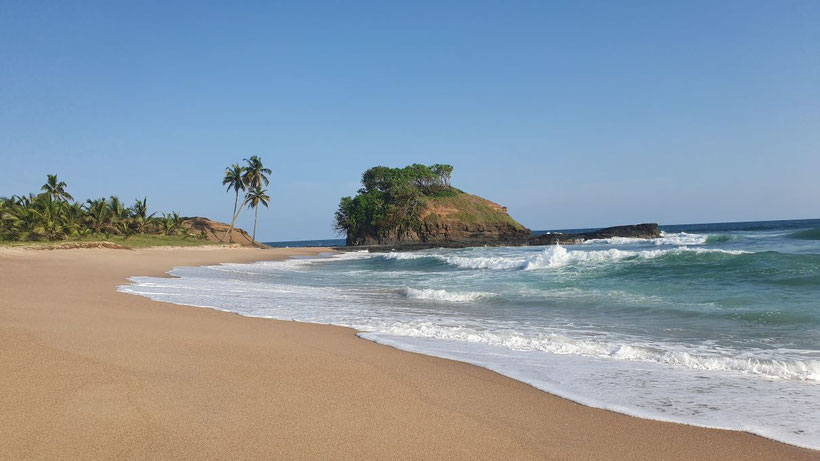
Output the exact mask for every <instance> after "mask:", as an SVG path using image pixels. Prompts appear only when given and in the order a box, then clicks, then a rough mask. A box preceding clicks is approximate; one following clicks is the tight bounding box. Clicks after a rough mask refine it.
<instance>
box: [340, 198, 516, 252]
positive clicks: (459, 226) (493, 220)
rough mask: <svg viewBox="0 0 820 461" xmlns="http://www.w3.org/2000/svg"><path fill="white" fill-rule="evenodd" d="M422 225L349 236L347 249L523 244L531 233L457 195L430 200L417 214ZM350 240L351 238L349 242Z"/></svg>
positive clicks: (492, 206)
mask: <svg viewBox="0 0 820 461" xmlns="http://www.w3.org/2000/svg"><path fill="white" fill-rule="evenodd" d="M419 218H420V221H421V225H420V226H419V227H418V228H416V229H410V230H406V231H404V232H402V233H401V234H400V235H399V233H398V232H378V233H372V234H365V235H360V236H348V245H365V246H371V245H395V244H404V245H413V244H423V243H428V244H431V243H445V242H458V243H460V244H472V245H477V244H478V245H483V244H493V243H495V242H500V241H522V242H523V241H525V240H526V239H527V238H529V236H530V230H529V229H527V228H526V227H524V226H522V225H521V224H519V223H518V222H517V221H515V220H514V219H513V218H512V217H510V215H508V214H507V209H506V208H505V207H502V206H501V205H498V204H497V203H493V202H491V201H489V200H486V199H483V198H481V197H478V196H475V195H470V194H466V193H458V194H456V195H453V196H447V197H430V198H428V199H427V200H426V202H425V205H424V208H423V209H422V210H421V212H420V214H419ZM351 237H354V238H353V239H351Z"/></svg>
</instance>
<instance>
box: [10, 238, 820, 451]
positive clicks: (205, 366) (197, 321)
mask: <svg viewBox="0 0 820 461" xmlns="http://www.w3.org/2000/svg"><path fill="white" fill-rule="evenodd" d="M321 251H324V250H322V249H269V250H260V249H247V248H241V249H240V248H217V247H202V248H187V249H181V248H180V249H168V248H153V249H141V250H133V251H132V250H114V249H72V250H23V249H15V248H4V249H0V344H2V347H0V370H2V373H0V388H1V389H2V392H0V427H2V429H1V430H0V431H1V433H0V458H2V459H31V458H40V459H110V458H118V459H121V458H129V459H134V458H139V459H146V458H148V459H260V458H263V459H353V458H356V459H442V458H448V459H737V460H741V459H742V460H749V459H766V460H772V459H777V460H786V459H820V452H817V451H811V450H807V449H803V448H799V447H794V446H790V445H786V444H783V443H779V442H775V441H771V440H768V439H764V438H762V437H758V436H755V435H751V434H747V433H742V432H733V431H722V430H714V429H704V428H698V427H691V426H685V425H680V424H674V423H665V422H658V421H650V420H644V419H639V418H634V417H630V416H625V415H621V414H616V413H613V412H609V411H605V410H600V409H594V408H589V407H585V406H582V405H578V404H575V403H573V402H571V401H568V400H565V399H562V398H558V397H555V396H552V395H550V394H547V393H544V392H542V391H539V390H537V389H535V388H533V387H531V386H528V385H526V384H523V383H520V382H517V381H515V380H512V379H509V378H506V377H504V376H501V375H499V374H497V373H494V372H491V371H488V370H485V369H482V368H479V367H475V366H472V365H468V364H464V363H460V362H454V361H449V360H444V359H439V358H434V357H428V356H423V355H419V354H413V353H408V352H403V351H399V350H396V349H393V348H390V347H386V346H382V345H378V344H375V343H372V342H369V341H366V340H363V339H360V338H358V337H357V336H356V334H355V333H356V332H355V331H353V330H350V329H347V328H341V327H335V326H324V325H312V324H302V323H295V322H285V321H276V320H268V319H258V318H246V317H241V316H238V315H235V314H230V313H225V312H219V311H216V310H211V309H204V308H196V307H185V306H178V305H171V304H166V303H160V302H155V301H151V300H148V299H146V298H143V297H139V296H133V295H129V294H124V293H120V292H117V291H116V287H117V286H119V285H122V284H125V283H127V280H126V279H127V278H128V277H129V276H134V275H152V276H160V275H162V274H164V273H166V272H167V271H169V270H170V269H171V268H172V267H174V266H184V265H205V264H215V263H219V262H251V261H257V260H266V259H281V258H287V257H290V256H296V255H314V254H317V253H319V252H321Z"/></svg>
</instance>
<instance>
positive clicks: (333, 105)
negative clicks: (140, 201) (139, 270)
mask: <svg viewBox="0 0 820 461" xmlns="http://www.w3.org/2000/svg"><path fill="white" fill-rule="evenodd" d="M232 3H233V2H190V3H184V2H164V1H157V2H109V1H106V2H99V3H97V4H94V3H92V2H53V1H52V2H38V1H31V0H26V1H20V2H9V1H7V0H0V195H10V194H13V193H25V192H29V191H34V190H36V189H38V188H39V186H40V185H41V184H42V183H43V182H44V180H45V176H46V173H57V174H58V175H59V176H60V177H61V178H62V179H64V180H65V181H67V182H68V184H69V187H70V189H69V190H70V192H72V193H73V194H74V195H75V197H78V198H87V197H98V196H102V195H108V194H117V195H119V196H120V197H121V198H123V199H127V200H128V201H129V202H130V201H132V200H133V199H134V198H137V197H142V196H143V195H147V196H148V199H149V205H150V206H151V208H152V209H154V210H156V209H159V210H162V211H169V210H177V211H180V212H181V213H183V214H185V215H204V216H208V217H212V218H215V219H220V220H229V217H230V212H231V206H232V204H233V202H232V197H231V196H230V195H229V194H227V193H225V192H224V189H222V188H221V187H220V180H221V177H222V173H223V169H224V167H225V166H227V165H228V164H230V163H231V162H234V161H239V160H241V159H242V158H243V157H246V156H249V155H251V154H257V155H260V156H262V158H263V160H264V161H265V163H266V164H267V166H269V167H270V168H272V169H273V170H274V172H273V176H272V184H271V186H270V190H269V192H270V195H271V197H272V198H273V203H272V204H271V208H270V210H265V209H262V211H261V212H260V224H259V235H260V236H261V239H262V240H290V239H312V238H326V237H330V236H332V235H333V234H332V232H331V229H330V223H331V220H332V214H333V211H334V210H335V208H336V205H337V203H338V200H339V197H341V196H342V195H351V194H353V193H354V192H355V190H356V188H357V186H358V179H359V176H360V174H361V172H362V171H363V170H365V169H366V168H368V167H370V166H374V165H377V164H383V165H389V166H402V165H405V164H409V163H414V162H419V163H450V164H452V165H454V166H455V172H454V175H453V182H454V185H456V186H458V187H460V188H462V189H464V190H466V191H469V192H473V193H476V194H479V195H482V196H485V197H487V198H489V199H492V200H494V201H497V202H499V203H501V204H503V205H506V206H508V207H509V211H510V212H511V214H512V215H513V216H514V217H515V218H517V219H518V220H519V221H521V222H522V223H523V224H525V225H527V226H528V227H530V228H533V229H544V228H569V227H588V226H603V225H614V224H624V223H632V222H638V221H658V222H661V223H667V224H672V223H688V222H714V221H734V220H758V219H781V218H782V219H787V218H808V217H814V218H817V217H820V2H818V1H814V0H810V1H803V2H793V1H774V0H772V1H765V2H757V1H736V2H733V1H712V0H710V1H686V2H683V1H682V2H657V1H642V2H628V1H602V2H592V1H580V2H578V1H561V2H549V1H533V2H516V1H498V2H464V1H455V2H444V1H433V2H421V1H412V2H410V1H408V2H403V3H402V4H399V3H398V2H381V1H374V2H306V1H300V2H290V3H284V2H260V3H259V4H257V5H252V4H250V3H248V2H241V3H243V4H244V5H243V6H241V7H236V6H234V5H232ZM250 216H251V214H250V213H248V214H246V216H245V218H244V219H242V220H241V221H242V222H241V225H242V226H243V227H245V228H249V227H250V225H251V220H250V219H249V218H250Z"/></svg>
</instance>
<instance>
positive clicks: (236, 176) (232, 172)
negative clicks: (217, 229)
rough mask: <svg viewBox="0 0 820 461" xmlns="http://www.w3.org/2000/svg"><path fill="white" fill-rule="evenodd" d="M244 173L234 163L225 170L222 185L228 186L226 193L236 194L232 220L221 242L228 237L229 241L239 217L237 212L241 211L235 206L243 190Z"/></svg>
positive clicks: (242, 169)
mask: <svg viewBox="0 0 820 461" xmlns="http://www.w3.org/2000/svg"><path fill="white" fill-rule="evenodd" d="M244 172H245V168H244V167H241V166H239V165H237V164H236V163H234V164H233V165H231V166H229V167H228V168H225V177H224V178H223V179H222V185H223V186H228V188H227V189H226V192H230V191H231V189H233V191H234V193H235V194H236V198H234V201H233V214H232V215H231V216H233V218H232V219H231V227H229V228H228V232H226V233H225V235H223V236H222V240H225V237H228V240H229V241H232V239H231V237H232V236H231V232H232V231H233V226H234V225H235V224H236V218H238V217H239V212H240V211H242V209H241V208H240V209H239V210H238V211H237V209H236V208H237V206H238V205H239V191H241V190H245V181H244V180H243V179H242V173H244Z"/></svg>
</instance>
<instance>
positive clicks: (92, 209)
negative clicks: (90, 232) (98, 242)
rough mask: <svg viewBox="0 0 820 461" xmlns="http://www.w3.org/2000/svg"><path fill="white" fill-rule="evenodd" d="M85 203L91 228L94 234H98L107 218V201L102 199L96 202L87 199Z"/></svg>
mask: <svg viewBox="0 0 820 461" xmlns="http://www.w3.org/2000/svg"><path fill="white" fill-rule="evenodd" d="M85 203H86V204H87V205H88V206H87V207H86V210H87V212H88V219H89V221H90V222H91V228H92V229H94V232H100V231H101V230H102V228H103V226H104V225H105V223H106V220H107V219H108V216H109V210H108V201H107V200H106V199H105V197H102V198H99V199H97V200H91V199H88V200H86V202H85Z"/></svg>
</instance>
